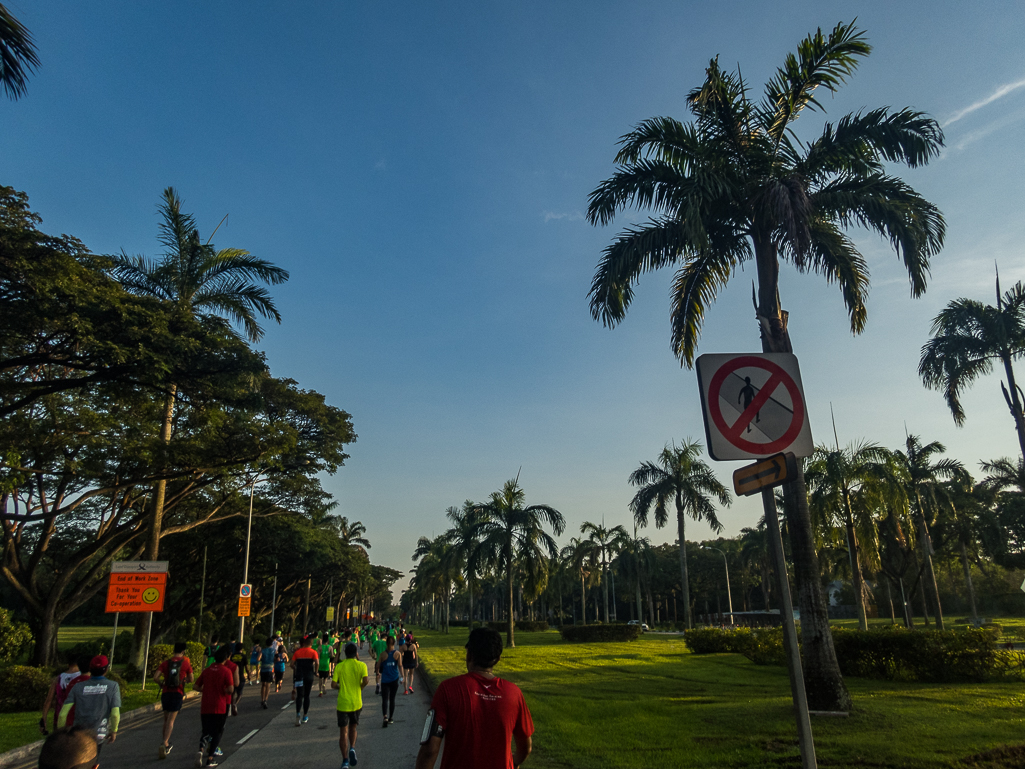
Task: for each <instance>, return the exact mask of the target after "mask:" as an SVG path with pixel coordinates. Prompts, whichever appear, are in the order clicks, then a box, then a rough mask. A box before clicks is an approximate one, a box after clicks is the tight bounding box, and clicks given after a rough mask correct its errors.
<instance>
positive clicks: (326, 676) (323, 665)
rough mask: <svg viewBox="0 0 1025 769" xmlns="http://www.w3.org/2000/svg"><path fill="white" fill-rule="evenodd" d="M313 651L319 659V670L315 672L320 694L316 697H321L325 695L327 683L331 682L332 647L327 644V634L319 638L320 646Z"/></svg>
mask: <svg viewBox="0 0 1025 769" xmlns="http://www.w3.org/2000/svg"><path fill="white" fill-rule="evenodd" d="M315 650H316V652H317V655H318V656H319V657H320V669H319V670H318V671H317V675H318V676H320V694H318V695H317V696H318V697H323V696H324V695H325V694H327V682H328V681H329V680H331V658H332V657H333V656H334V655H333V652H334V646H333V644H331V643H329V642H328V636H327V633H324V635H322V636H321V637H320V644H319V645H317V646H316V647H315Z"/></svg>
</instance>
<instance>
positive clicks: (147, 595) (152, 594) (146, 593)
mask: <svg viewBox="0 0 1025 769" xmlns="http://www.w3.org/2000/svg"><path fill="white" fill-rule="evenodd" d="M159 600H160V591H159V590H157V589H156V588H155V587H148V588H146V589H145V590H143V591H142V601H143V603H156V602H157V601H159Z"/></svg>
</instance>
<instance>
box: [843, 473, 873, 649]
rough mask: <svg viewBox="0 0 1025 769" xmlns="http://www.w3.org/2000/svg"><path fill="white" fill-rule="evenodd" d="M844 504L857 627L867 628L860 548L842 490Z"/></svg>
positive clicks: (847, 502) (848, 506)
mask: <svg viewBox="0 0 1025 769" xmlns="http://www.w3.org/2000/svg"><path fill="white" fill-rule="evenodd" d="M844 504H845V506H846V507H847V511H846V512H847V553H848V555H850V561H851V581H852V582H853V583H854V603H855V605H856V606H857V607H858V628H859V629H860V630H868V612H866V611H865V579H864V576H863V575H862V573H861V552H860V551H861V548H860V547H859V546H858V534H857V532H855V530H854V517H853V513H852V512H851V501H850V499H849V498H848V497H847V491H846V489H845V490H844Z"/></svg>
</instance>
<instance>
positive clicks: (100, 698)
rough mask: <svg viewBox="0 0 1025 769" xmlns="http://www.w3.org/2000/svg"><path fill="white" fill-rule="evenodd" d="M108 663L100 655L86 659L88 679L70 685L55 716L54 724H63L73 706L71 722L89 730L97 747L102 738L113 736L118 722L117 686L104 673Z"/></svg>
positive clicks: (119, 712)
mask: <svg viewBox="0 0 1025 769" xmlns="http://www.w3.org/2000/svg"><path fill="white" fill-rule="evenodd" d="M109 666H110V663H109V661H108V660H107V658H106V657H105V656H104V655H102V654H100V655H97V656H96V657H93V658H92V660H91V661H90V662H89V675H90V677H89V679H88V680H86V681H79V682H78V683H77V684H75V685H74V686H73V687H72V688H71V691H69V692H68V697H67V699H66V700H64V704H63V705H62V706H61V712H60V715H59V716H58V717H57V726H58V727H62V728H63V727H64V726H65V725H66V724H67V721H68V713H70V712H71V708H72V707H74V708H75V725H76V726H83V727H85V728H86V729H91V730H92V731H93V733H94V734H95V735H96V742H97V749H98V748H99V746H100V745H102V744H103V743H104V742H113V741H114V740H115V739H117V727H118V724H120V723H121V687H120V686H118V685H117V683H116V682H115V681H111V680H110V679H109V678H107V677H106V673H107V668H108V667H109Z"/></svg>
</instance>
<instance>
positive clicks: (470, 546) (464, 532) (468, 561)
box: [445, 500, 482, 628]
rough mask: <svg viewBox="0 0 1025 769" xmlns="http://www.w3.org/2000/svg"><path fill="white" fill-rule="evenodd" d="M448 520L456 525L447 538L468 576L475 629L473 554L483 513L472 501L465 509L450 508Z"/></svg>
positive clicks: (474, 567)
mask: <svg viewBox="0 0 1025 769" xmlns="http://www.w3.org/2000/svg"><path fill="white" fill-rule="evenodd" d="M445 515H447V516H448V519H449V520H450V521H452V523H453V524H455V525H454V526H453V527H452V528H451V529H449V530H448V531H447V532H445V538H446V540H447V541H448V543H449V544H450V545H451V546H452V548H453V551H454V553H455V555H456V559H457V561H458V562H459V564H460V565H461V567H462V568H463V570H464V573H465V575H466V589H467V592H468V593H469V596H470V611H469V614H470V627H471V628H472V627H473V590H474V583H475V582H476V577H477V568H476V564H475V563H474V561H473V553H474V551H475V550H476V549H477V546H478V540H477V527H478V526H479V525H480V523H481V520H482V519H481V512H480V510H479V509H478V508H477V506H476V505H475V504H474V503H473V502H471V501H470V500H466V501H465V502H463V509H462V510H460V509H459V508H458V507H450V508H448V510H446V511H445Z"/></svg>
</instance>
